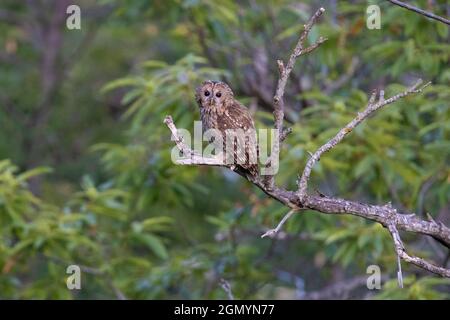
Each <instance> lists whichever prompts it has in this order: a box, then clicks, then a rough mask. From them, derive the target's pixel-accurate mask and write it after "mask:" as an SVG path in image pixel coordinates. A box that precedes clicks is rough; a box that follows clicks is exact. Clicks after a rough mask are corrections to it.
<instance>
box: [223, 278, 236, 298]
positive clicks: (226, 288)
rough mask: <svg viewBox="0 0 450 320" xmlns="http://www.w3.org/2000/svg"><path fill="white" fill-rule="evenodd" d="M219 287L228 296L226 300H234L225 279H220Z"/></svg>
mask: <svg viewBox="0 0 450 320" xmlns="http://www.w3.org/2000/svg"><path fill="white" fill-rule="evenodd" d="M220 286H221V287H222V289H223V290H224V291H225V293H226V294H227V296H228V300H234V296H233V292H232V291H231V285H230V283H229V282H228V281H227V280H225V279H223V278H222V279H220Z"/></svg>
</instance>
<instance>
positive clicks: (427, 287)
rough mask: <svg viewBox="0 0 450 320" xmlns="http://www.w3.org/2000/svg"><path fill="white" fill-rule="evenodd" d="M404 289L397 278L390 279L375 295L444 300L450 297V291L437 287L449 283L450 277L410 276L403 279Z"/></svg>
mask: <svg viewBox="0 0 450 320" xmlns="http://www.w3.org/2000/svg"><path fill="white" fill-rule="evenodd" d="M403 281H404V282H403V285H404V289H401V288H399V287H398V284H397V281H396V280H390V281H388V282H386V283H385V285H384V288H383V292H382V293H380V294H378V295H377V296H375V298H376V299H396V300H405V299H412V300H437V299H440V300H444V299H449V298H450V294H449V293H448V292H442V291H438V290H436V289H435V288H436V287H439V286H442V287H445V285H447V286H448V285H449V284H450V281H449V279H439V278H431V277H423V278H421V279H416V277H415V276H409V277H406V278H404V279H403Z"/></svg>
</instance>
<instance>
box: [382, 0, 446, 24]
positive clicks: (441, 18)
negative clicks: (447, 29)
mask: <svg viewBox="0 0 450 320" xmlns="http://www.w3.org/2000/svg"><path fill="white" fill-rule="evenodd" d="M388 1H389V2H390V3H393V4H395V5H397V6H399V7H402V8H405V9H408V10H410V11H413V12H416V13H418V14H421V15H423V16H425V17H427V18H430V19H434V20H436V21H439V22H442V23H445V24H446V25H450V20H448V19H446V18H443V17H441V16H438V15H436V14H434V13H431V12H428V11H425V10H422V9H419V8H417V7H414V6H412V5H410V4H407V3H404V2H401V1H397V0H388Z"/></svg>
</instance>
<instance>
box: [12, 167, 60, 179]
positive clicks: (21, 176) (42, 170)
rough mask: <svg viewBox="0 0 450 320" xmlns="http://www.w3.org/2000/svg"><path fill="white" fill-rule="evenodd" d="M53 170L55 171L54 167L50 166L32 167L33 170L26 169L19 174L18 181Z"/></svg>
mask: <svg viewBox="0 0 450 320" xmlns="http://www.w3.org/2000/svg"><path fill="white" fill-rule="evenodd" d="M52 171H53V169H52V168H49V167H38V168H34V169H31V170H28V171H25V172H24V173H22V174H19V175H18V176H17V181H19V182H23V181H26V180H28V179H30V178H32V177H35V176H38V175H41V174H45V173H50V172H52Z"/></svg>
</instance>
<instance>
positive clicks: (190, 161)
mask: <svg viewBox="0 0 450 320" xmlns="http://www.w3.org/2000/svg"><path fill="white" fill-rule="evenodd" d="M164 123H165V124H166V125H167V127H169V129H170V131H171V132H172V140H173V141H175V143H176V145H177V147H178V150H180V152H181V153H182V154H183V155H184V156H185V157H187V158H183V159H177V161H176V163H177V164H180V165H207V166H225V164H224V162H223V159H221V158H204V157H203V156H202V155H201V154H198V153H196V152H194V151H193V150H192V149H191V148H190V147H189V146H188V145H186V144H185V143H184V141H183V137H181V136H179V135H178V130H177V128H176V127H175V124H174V123H173V119H172V117H171V116H166V118H165V119H164Z"/></svg>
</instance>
